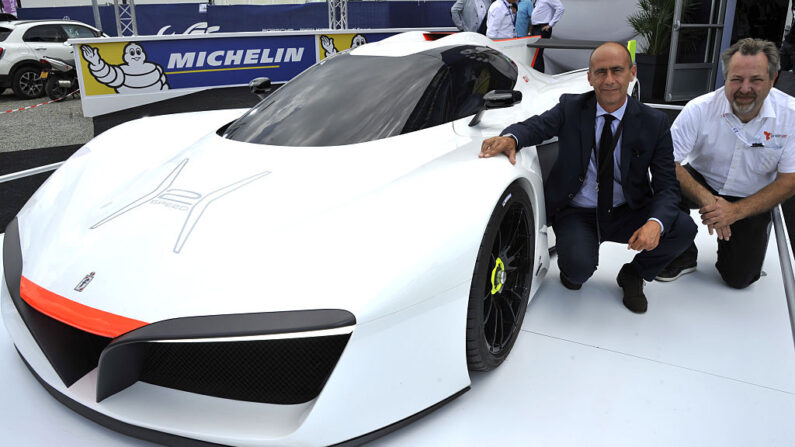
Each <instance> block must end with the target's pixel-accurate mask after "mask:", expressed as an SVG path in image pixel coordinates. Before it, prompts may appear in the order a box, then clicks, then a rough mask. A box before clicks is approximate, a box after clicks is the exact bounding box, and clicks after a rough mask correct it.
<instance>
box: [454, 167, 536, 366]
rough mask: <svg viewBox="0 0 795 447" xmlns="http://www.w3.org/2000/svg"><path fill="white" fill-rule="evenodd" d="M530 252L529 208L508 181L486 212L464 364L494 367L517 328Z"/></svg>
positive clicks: (524, 304) (507, 350)
mask: <svg viewBox="0 0 795 447" xmlns="http://www.w3.org/2000/svg"><path fill="white" fill-rule="evenodd" d="M534 256H535V219H534V218H533V207H532V205H531V203H530V199H529V198H528V197H527V194H526V193H525V192H524V190H523V189H522V188H521V187H520V186H519V185H518V183H516V182H514V183H513V184H511V186H510V187H508V189H506V190H505V192H504V193H503V194H502V197H500V200H499V202H497V206H496V207H495V208H494V211H493V212H492V215H491V218H490V219H489V223H488V225H487V226H486V231H485V233H484V235H483V240H482V242H481V244H480V249H479V250H478V257H477V261H476V263H475V271H474V274H473V277H472V286H471V289H470V292H469V308H468V310H467V331H466V349H467V364H468V366H469V369H471V370H474V371H490V370H492V369H494V368H496V367H498V366H499V365H500V364H501V363H502V362H503V360H505V358H506V357H507V356H508V353H510V351H511V348H512V347H513V344H514V342H515V341H516V337H517V336H518V335H519V330H520V329H521V327H522V321H523V320H524V314H525V310H526V309H527V301H528V299H529V296H530V286H531V284H532V280H533V265H534V259H533V258H534Z"/></svg>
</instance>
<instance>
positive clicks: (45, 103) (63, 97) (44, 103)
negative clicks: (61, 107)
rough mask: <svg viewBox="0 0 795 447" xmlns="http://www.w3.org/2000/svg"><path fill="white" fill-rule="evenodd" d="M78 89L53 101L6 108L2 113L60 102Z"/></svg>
mask: <svg viewBox="0 0 795 447" xmlns="http://www.w3.org/2000/svg"><path fill="white" fill-rule="evenodd" d="M78 91H79V90H75V91H73V92H72V93H69V94H66V95H63V96H62V97H60V98H58V99H53V100H52V101H47V102H43V103H41V104H34V105H32V106H25V107H20V108H18V109H11V110H6V111H5V112H0V114H3V113H11V112H20V111H22V110H28V109H32V108H34V107H38V106H44V105H47V104H52V103H54V102H58V101H60V100H62V99H65V98H66V97H67V96H72V95H74V94H75V93H77V92H78Z"/></svg>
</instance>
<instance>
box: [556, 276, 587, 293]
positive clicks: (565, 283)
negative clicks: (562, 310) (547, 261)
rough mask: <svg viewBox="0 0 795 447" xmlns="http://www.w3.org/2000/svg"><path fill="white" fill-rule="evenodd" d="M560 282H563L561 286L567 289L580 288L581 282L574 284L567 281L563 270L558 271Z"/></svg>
mask: <svg viewBox="0 0 795 447" xmlns="http://www.w3.org/2000/svg"><path fill="white" fill-rule="evenodd" d="M560 282H562V283H563V287H565V288H567V289H569V290H580V288H581V287H582V284H574V283H573V282H571V281H569V278H566V275H564V274H563V272H560Z"/></svg>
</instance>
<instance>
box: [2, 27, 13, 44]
mask: <svg viewBox="0 0 795 447" xmlns="http://www.w3.org/2000/svg"><path fill="white" fill-rule="evenodd" d="M9 34H11V29H9V28H3V27H1V26H0V42H2V41H4V40H6V37H8V35H9Z"/></svg>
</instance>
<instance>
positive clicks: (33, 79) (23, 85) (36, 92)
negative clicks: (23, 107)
mask: <svg viewBox="0 0 795 447" xmlns="http://www.w3.org/2000/svg"><path fill="white" fill-rule="evenodd" d="M40 74H41V69H39V68H35V67H32V66H28V67H22V68H20V69H18V70H17V71H16V72H15V73H14V80H13V83H12V84H11V88H12V89H14V94H15V95H17V97H19V98H22V99H32V98H38V97H40V96H42V95H43V94H44V81H43V80H42V79H41V77H40V76H39V75H40Z"/></svg>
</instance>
